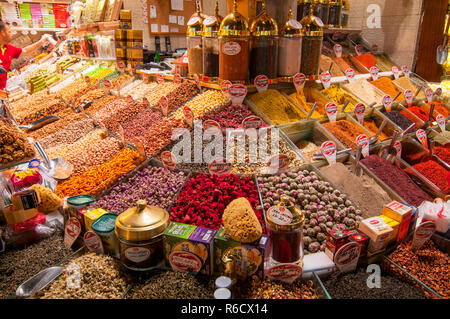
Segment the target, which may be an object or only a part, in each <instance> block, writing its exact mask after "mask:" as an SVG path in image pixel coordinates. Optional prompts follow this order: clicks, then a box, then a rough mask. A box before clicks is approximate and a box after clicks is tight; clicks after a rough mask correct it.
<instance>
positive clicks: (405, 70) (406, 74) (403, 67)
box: [402, 65, 409, 77]
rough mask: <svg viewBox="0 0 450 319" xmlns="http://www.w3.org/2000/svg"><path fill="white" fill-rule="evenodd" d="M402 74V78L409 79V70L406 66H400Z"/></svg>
mask: <svg viewBox="0 0 450 319" xmlns="http://www.w3.org/2000/svg"><path fill="white" fill-rule="evenodd" d="M402 72H403V75H404V76H407V77H409V68H408V67H407V66H406V65H404V66H402Z"/></svg>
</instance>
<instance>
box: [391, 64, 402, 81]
mask: <svg viewBox="0 0 450 319" xmlns="http://www.w3.org/2000/svg"><path fill="white" fill-rule="evenodd" d="M392 73H393V74H394V77H395V78H396V79H398V78H399V76H400V74H399V70H398V67H396V66H395V65H394V66H393V67H392Z"/></svg>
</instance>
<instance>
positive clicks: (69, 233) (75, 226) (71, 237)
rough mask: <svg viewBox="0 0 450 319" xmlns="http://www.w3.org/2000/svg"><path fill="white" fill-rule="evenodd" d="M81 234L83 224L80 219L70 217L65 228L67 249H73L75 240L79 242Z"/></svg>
mask: <svg viewBox="0 0 450 319" xmlns="http://www.w3.org/2000/svg"><path fill="white" fill-rule="evenodd" d="M80 233H81V224H80V222H79V220H78V219H76V218H75V217H70V218H69V219H68V220H67V222H66V226H65V227H64V246H66V248H70V247H72V245H73V243H74V242H75V240H77V238H78V236H79V235H80Z"/></svg>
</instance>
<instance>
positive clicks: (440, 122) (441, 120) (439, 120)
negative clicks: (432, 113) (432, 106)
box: [436, 114, 446, 133]
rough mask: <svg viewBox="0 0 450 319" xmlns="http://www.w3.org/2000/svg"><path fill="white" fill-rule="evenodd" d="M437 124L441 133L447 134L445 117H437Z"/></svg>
mask: <svg viewBox="0 0 450 319" xmlns="http://www.w3.org/2000/svg"><path fill="white" fill-rule="evenodd" d="M436 122H437V124H438V125H439V128H440V129H441V132H442V133H444V132H445V126H446V120H445V117H444V116H443V115H442V114H438V116H436Z"/></svg>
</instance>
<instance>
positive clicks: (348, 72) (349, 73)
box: [345, 68, 355, 82]
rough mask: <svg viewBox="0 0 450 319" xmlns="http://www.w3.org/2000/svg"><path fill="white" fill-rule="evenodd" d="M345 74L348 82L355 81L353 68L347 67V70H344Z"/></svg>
mask: <svg viewBox="0 0 450 319" xmlns="http://www.w3.org/2000/svg"><path fill="white" fill-rule="evenodd" d="M345 76H346V77H347V80H348V81H349V82H353V81H355V70H353V69H352V68H348V69H347V70H345Z"/></svg>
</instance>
